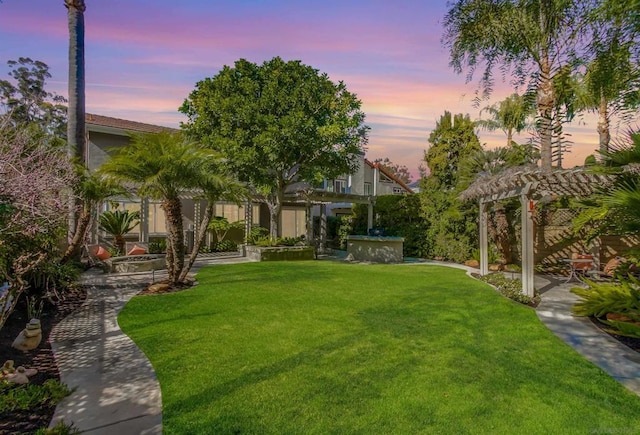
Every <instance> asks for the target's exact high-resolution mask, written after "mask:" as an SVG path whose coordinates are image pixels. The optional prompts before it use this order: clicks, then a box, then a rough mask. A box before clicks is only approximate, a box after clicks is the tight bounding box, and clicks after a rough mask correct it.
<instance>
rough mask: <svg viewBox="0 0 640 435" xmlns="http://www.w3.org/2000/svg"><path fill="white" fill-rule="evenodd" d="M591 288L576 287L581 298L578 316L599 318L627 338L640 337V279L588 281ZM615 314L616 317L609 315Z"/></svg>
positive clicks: (613, 330)
mask: <svg viewBox="0 0 640 435" xmlns="http://www.w3.org/2000/svg"><path fill="white" fill-rule="evenodd" d="M585 282H586V283H587V285H588V287H587V288H582V287H574V288H572V289H571V293H573V294H575V295H577V296H578V297H580V299H581V300H580V301H578V302H577V303H576V304H575V305H574V306H573V312H574V313H575V314H576V315H577V316H585V317H596V318H598V319H599V320H600V321H601V322H603V323H606V324H608V325H610V326H612V327H613V329H612V330H610V332H612V333H614V334H617V335H624V336H627V337H637V338H640V325H639V323H640V281H638V280H637V279H636V278H633V277H629V280H628V281H627V280H624V281H621V282H620V283H619V284H618V283H596V282H592V281H589V280H585ZM610 314H613V315H615V317H614V318H607V317H608V316H607V315H610Z"/></svg>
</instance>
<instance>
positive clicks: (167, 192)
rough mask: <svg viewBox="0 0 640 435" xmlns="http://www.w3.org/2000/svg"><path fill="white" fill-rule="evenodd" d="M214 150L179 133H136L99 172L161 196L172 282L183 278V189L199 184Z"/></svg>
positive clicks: (140, 191)
mask: <svg viewBox="0 0 640 435" xmlns="http://www.w3.org/2000/svg"><path fill="white" fill-rule="evenodd" d="M217 159H218V156H217V154H216V153H215V152H214V151H211V150H207V149H205V148H203V147H201V146H199V145H198V144H196V143H193V142H189V141H187V140H186V139H185V138H184V136H183V135H182V134H181V133H180V132H177V133H169V132H164V133H154V134H136V135H133V136H132V140H131V143H130V145H129V146H127V147H124V148H122V149H120V150H119V152H117V153H116V154H115V155H114V156H113V157H112V158H111V159H110V160H108V161H107V162H106V163H105V164H104V165H103V166H102V167H101V168H100V172H101V173H102V174H105V175H106V176H107V177H109V178H110V179H112V180H114V181H116V182H123V183H133V184H135V185H136V186H137V193H138V196H140V197H149V198H151V199H156V200H160V201H161V204H160V207H161V208H162V210H163V211H164V213H165V218H166V221H167V271H168V273H169V282H170V284H174V285H175V284H178V283H179V282H180V279H179V278H180V273H181V272H182V270H183V266H184V252H185V245H184V234H183V225H182V205H181V202H180V193H181V192H182V191H183V190H184V189H189V188H197V187H199V183H200V181H199V180H200V178H201V176H202V175H203V174H204V173H205V169H206V168H208V167H209V165H210V163H209V162H211V161H213V160H217Z"/></svg>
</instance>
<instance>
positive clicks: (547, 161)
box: [537, 55, 555, 169]
mask: <svg viewBox="0 0 640 435" xmlns="http://www.w3.org/2000/svg"><path fill="white" fill-rule="evenodd" d="M537 105H538V115H539V116H540V120H539V126H538V131H539V133H540V157H541V164H542V168H543V169H551V167H552V152H551V142H552V136H553V134H552V125H551V122H552V118H553V115H552V114H553V107H554V105H555V92H554V90H553V82H552V81H551V67H550V65H549V61H548V59H547V57H545V56H544V55H543V62H542V65H541V67H540V84H539V86H538V94H537Z"/></svg>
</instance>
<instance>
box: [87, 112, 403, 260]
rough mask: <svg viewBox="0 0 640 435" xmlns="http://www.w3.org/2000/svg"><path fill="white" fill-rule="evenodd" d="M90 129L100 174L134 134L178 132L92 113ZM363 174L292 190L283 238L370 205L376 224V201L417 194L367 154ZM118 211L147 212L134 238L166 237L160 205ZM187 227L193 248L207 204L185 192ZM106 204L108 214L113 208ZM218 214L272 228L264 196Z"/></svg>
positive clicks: (219, 206)
mask: <svg viewBox="0 0 640 435" xmlns="http://www.w3.org/2000/svg"><path fill="white" fill-rule="evenodd" d="M86 129H87V136H88V150H87V166H88V168H89V170H91V171H95V170H97V169H98V168H99V167H100V166H101V165H102V164H103V163H104V162H105V161H106V160H107V159H108V158H109V154H110V153H113V152H114V150H117V149H118V148H120V147H125V146H127V145H128V144H129V141H130V135H131V134H132V133H133V134H135V133H158V132H163V131H174V130H175V129H171V128H168V127H163V126H158V125H153V124H146V123H141V122H135V121H128V120H124V119H118V118H112V117H108V116H102V115H96V114H87V115H86ZM360 159H361V161H360V162H359V165H358V170H357V171H355V172H354V173H353V174H345V175H344V176H341V177H337V178H336V179H333V180H325V181H324V182H323V184H322V185H321V186H317V187H311V186H309V185H307V184H305V183H298V184H296V185H294V186H291V188H290V189H288V191H287V192H286V194H285V203H284V205H283V208H282V215H281V222H280V229H281V235H282V236H283V237H300V236H302V235H305V236H307V235H308V234H310V232H311V222H312V219H311V217H312V216H320V219H321V221H323V220H326V216H327V215H334V216H340V215H343V214H348V213H350V212H351V207H352V204H354V203H360V204H368V205H369V215H370V220H369V222H370V225H369V226H370V227H371V222H372V221H373V206H374V203H375V197H376V196H380V195H388V194H411V193H412V191H411V188H409V187H408V186H407V185H406V184H405V183H403V182H402V181H400V180H398V179H397V178H396V177H395V176H394V175H393V174H391V173H389V172H388V171H387V170H386V169H385V168H383V167H381V166H379V165H377V164H373V163H371V162H370V161H368V160H367V159H365V157H364V155H362V156H360ZM116 202H117V203H119V205H118V207H120V208H121V209H128V210H137V211H140V213H141V223H140V225H139V226H138V227H137V228H136V229H135V230H134V231H133V232H132V233H130V234H129V237H130V238H131V239H135V240H139V241H144V242H146V241H149V239H150V238H162V237H165V236H166V224H165V219H164V213H163V211H162V209H161V208H160V203H159V202H154V201H152V200H146V199H139V198H131V199H126V198H122V199H120V200H119V201H116ZM182 205H183V219H184V228H185V232H186V233H187V234H186V240H187V246H188V247H189V246H191V241H192V240H193V237H194V235H195V234H194V232H195V231H197V230H198V224H197V223H198V222H199V220H200V213H201V210H203V209H204V207H205V205H206V203H205V201H204V200H198V199H194V197H193V196H192V195H188V194H185V195H184V197H183V198H182ZM111 206H112V205H111V204H108V203H106V204H104V206H103V211H104V210H107V209H109V208H110V207H111ZM215 215H216V216H221V217H225V218H227V219H228V220H229V222H235V221H239V220H244V221H245V222H247V224H248V225H251V224H254V225H260V226H263V227H265V228H267V229H268V227H269V210H268V208H267V206H266V204H264V202H263V201H261V200H260V198H253V199H252V200H251V201H247V202H245V203H244V204H243V205H240V206H238V205H236V204H232V203H225V202H219V203H216V206H215Z"/></svg>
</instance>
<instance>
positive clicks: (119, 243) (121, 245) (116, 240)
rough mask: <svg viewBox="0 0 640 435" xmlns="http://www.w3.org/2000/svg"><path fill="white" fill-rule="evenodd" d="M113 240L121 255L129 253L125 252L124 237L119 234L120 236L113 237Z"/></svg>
mask: <svg viewBox="0 0 640 435" xmlns="http://www.w3.org/2000/svg"><path fill="white" fill-rule="evenodd" d="M113 242H114V244H115V245H116V249H117V250H118V254H119V255H127V253H126V252H125V249H124V248H125V245H126V243H125V241H124V237H122V236H120V235H118V236H114V237H113Z"/></svg>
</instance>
